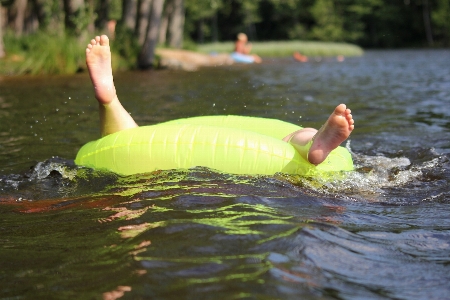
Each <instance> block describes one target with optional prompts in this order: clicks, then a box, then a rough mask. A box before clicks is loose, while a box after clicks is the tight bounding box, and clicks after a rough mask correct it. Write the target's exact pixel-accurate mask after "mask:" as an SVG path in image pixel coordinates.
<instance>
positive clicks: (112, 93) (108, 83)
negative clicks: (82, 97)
mask: <svg viewBox="0 0 450 300" xmlns="http://www.w3.org/2000/svg"><path fill="white" fill-rule="evenodd" d="M86 65H87V66H88V70H89V75H90V76H91V80H92V84H93V85H94V89H95V98H97V100H98V101H99V102H100V103H101V104H109V103H111V101H112V100H113V99H114V98H115V97H116V89H115V87H114V81H113V75H112V67H111V50H110V47H109V39H108V37H107V36H106V35H102V36H96V37H95V38H94V39H92V40H91V42H90V43H89V44H88V45H87V48H86Z"/></svg>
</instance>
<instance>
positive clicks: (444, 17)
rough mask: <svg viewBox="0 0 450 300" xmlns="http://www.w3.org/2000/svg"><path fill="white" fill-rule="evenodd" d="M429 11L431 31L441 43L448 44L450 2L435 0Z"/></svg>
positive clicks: (449, 41) (449, 40) (449, 39)
mask: <svg viewBox="0 0 450 300" xmlns="http://www.w3.org/2000/svg"><path fill="white" fill-rule="evenodd" d="M434 4H435V5H434V6H433V9H432V11H431V20H432V24H433V31H434V32H433V33H434V34H435V36H436V38H437V39H438V40H440V41H441V43H442V45H445V46H449V44H450V2H449V1H448V0H435V3H434Z"/></svg>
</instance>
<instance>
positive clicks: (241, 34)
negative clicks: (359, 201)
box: [237, 32, 248, 42]
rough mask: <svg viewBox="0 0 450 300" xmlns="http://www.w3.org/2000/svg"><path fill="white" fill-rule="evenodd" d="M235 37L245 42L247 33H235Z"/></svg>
mask: <svg viewBox="0 0 450 300" xmlns="http://www.w3.org/2000/svg"><path fill="white" fill-rule="evenodd" d="M237 39H238V41H241V42H247V41H248V38H247V35H246V34H245V33H242V32H241V33H239V34H238V35H237Z"/></svg>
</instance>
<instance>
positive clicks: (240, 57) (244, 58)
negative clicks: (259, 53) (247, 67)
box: [230, 52, 255, 64]
mask: <svg viewBox="0 0 450 300" xmlns="http://www.w3.org/2000/svg"><path fill="white" fill-rule="evenodd" d="M230 56H231V58H232V59H233V60H234V61H235V62H237V63H243V64H252V63H254V62H255V58H254V57H253V56H251V55H246V54H242V53H238V52H233V53H231V54H230Z"/></svg>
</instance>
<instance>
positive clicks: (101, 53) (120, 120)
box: [86, 35, 138, 136]
mask: <svg viewBox="0 0 450 300" xmlns="http://www.w3.org/2000/svg"><path fill="white" fill-rule="evenodd" d="M86 65H87V66H88V70H89V75H90V77H91V81H92V84H93V85H94V89H95V98H97V100H98V103H99V111H100V130H101V133H102V136H105V135H108V134H111V133H114V132H117V131H121V130H124V129H129V128H134V127H138V125H137V124H136V122H134V120H133V118H132V117H131V116H130V114H129V113H128V112H127V111H126V110H125V108H123V106H122V104H120V101H119V98H117V94H116V88H115V86H114V81H113V75H112V67H111V50H110V47H109V39H108V37H107V36H106V35H102V36H96V37H95V38H94V39H92V40H91V42H90V43H89V44H88V45H87V48H86Z"/></svg>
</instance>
